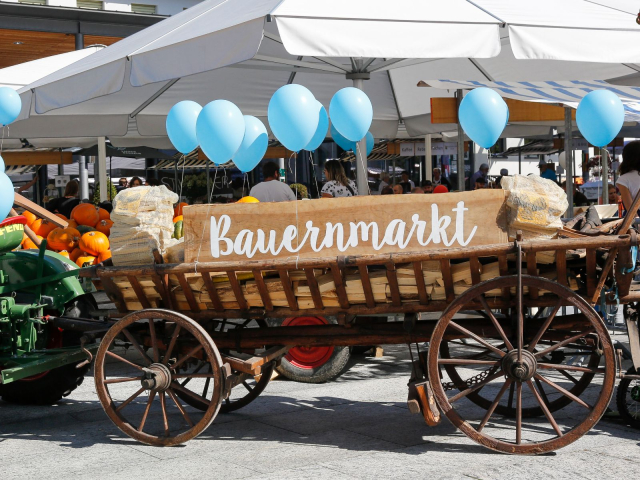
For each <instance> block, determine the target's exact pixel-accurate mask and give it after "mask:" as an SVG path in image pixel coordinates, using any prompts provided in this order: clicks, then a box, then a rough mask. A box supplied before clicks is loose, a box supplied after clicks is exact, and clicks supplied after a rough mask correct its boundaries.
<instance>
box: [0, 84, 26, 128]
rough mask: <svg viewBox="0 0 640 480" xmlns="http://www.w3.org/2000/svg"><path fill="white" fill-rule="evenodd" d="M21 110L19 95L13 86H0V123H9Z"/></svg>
mask: <svg viewBox="0 0 640 480" xmlns="http://www.w3.org/2000/svg"><path fill="white" fill-rule="evenodd" d="M20 110H22V100H21V99H20V95H18V92H16V91H15V90H14V89H13V88H9V87H0V124H2V125H9V124H10V123H12V122H13V121H14V120H15V119H16V118H18V115H20Z"/></svg>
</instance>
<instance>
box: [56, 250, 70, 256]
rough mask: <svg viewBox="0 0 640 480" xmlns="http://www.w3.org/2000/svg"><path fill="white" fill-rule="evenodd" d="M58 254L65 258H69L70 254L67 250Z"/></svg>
mask: <svg viewBox="0 0 640 480" xmlns="http://www.w3.org/2000/svg"><path fill="white" fill-rule="evenodd" d="M58 253H59V254H60V255H62V256H63V257H67V258H69V252H67V251H66V250H60V251H59V252H58Z"/></svg>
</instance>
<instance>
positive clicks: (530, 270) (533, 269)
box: [527, 252, 538, 300]
mask: <svg viewBox="0 0 640 480" xmlns="http://www.w3.org/2000/svg"><path fill="white" fill-rule="evenodd" d="M527 275H531V276H533V277H535V276H537V275H538V266H537V265H536V252H527ZM529 296H530V297H531V298H532V299H533V300H535V299H537V298H538V289H537V288H533V287H529Z"/></svg>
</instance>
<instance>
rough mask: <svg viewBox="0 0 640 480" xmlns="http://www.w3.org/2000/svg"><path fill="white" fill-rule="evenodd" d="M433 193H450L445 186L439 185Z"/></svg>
mask: <svg viewBox="0 0 640 480" xmlns="http://www.w3.org/2000/svg"><path fill="white" fill-rule="evenodd" d="M433 193H449V189H448V188H447V187H445V186H444V185H437V186H436V188H434V189H433Z"/></svg>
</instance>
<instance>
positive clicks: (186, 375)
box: [95, 309, 223, 446]
mask: <svg viewBox="0 0 640 480" xmlns="http://www.w3.org/2000/svg"><path fill="white" fill-rule="evenodd" d="M116 340H121V341H124V342H127V344H130V345H131V346H132V347H133V349H132V350H133V352H132V353H133V354H135V356H134V355H133V354H132V355H127V358H125V355H124V353H123V352H121V351H119V348H118V347H117V346H116ZM146 346H150V347H151V348H150V351H149V353H147V351H146V349H145V347H146ZM200 362H204V363H206V364H208V365H209V367H210V373H206V374H203V373H200V372H196V371H195V365H197V364H198V363H200ZM221 365H222V360H221V358H220V354H219V353H218V349H217V348H216V346H215V344H214V343H213V341H212V340H211V337H210V336H209V335H208V334H207V333H206V331H205V330H204V329H203V328H202V327H201V326H200V325H198V324H197V323H196V322H194V321H193V320H191V319H190V318H188V317H186V316H184V315H182V314H179V313H176V312H171V311H168V310H160V309H148V310H142V311H140V312H136V313H132V314H129V315H127V316H126V317H124V318H123V319H122V320H120V321H119V322H118V323H116V324H115V325H114V326H113V327H111V328H110V329H109V331H108V332H107V334H106V335H105V337H104V338H103V339H102V342H101V344H100V348H99V349H98V353H97V355H96V364H95V382H96V390H97V392H98V397H99V398H100V403H102V406H103V408H104V410H105V412H106V413H107V415H108V416H109V418H110V419H111V420H112V421H113V423H115V424H116V426H117V427H118V428H119V429H120V430H121V431H122V432H124V433H125V434H127V435H128V436H130V437H132V438H134V439H136V440H138V441H140V442H142V443H147V444H149V445H161V446H169V445H177V444H180V443H184V442H186V441H188V440H190V439H192V438H194V437H196V436H197V435H198V434H200V433H201V432H202V431H203V430H205V429H206V428H207V427H208V426H209V425H210V424H211V422H213V419H214V418H215V417H216V415H217V413H218V410H219V408H220V403H221V400H222V391H223V388H222V387H223V377H222V371H221V368H220V367H221ZM202 381H206V382H209V383H210V384H213V386H212V388H211V389H210V390H209V392H208V394H207V396H206V398H205V397H203V396H202V395H201V389H200V385H198V386H197V388H194V386H195V384H196V382H202ZM178 393H180V394H181V396H188V397H190V398H193V399H197V400H199V401H201V402H203V403H206V404H207V408H206V409H205V410H204V411H202V412H201V411H196V410H193V409H191V408H186V407H185V405H184V404H183V402H181V399H180V397H178ZM185 403H186V402H185Z"/></svg>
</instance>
